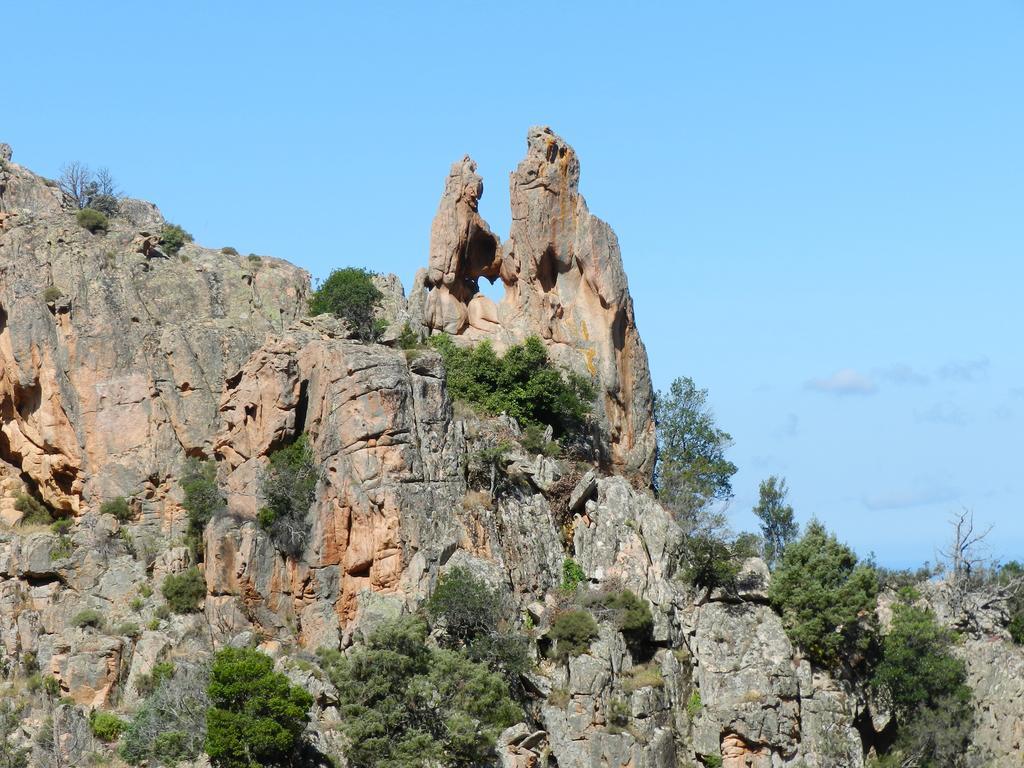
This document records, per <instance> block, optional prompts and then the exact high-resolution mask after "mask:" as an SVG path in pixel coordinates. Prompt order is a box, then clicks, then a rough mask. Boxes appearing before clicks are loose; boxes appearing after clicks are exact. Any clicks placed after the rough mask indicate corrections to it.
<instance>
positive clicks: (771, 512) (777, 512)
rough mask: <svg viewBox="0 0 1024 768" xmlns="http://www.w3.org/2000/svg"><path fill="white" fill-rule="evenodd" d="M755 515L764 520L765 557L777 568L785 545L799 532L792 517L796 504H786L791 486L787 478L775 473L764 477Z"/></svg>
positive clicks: (762, 531) (762, 526) (769, 565)
mask: <svg viewBox="0 0 1024 768" xmlns="http://www.w3.org/2000/svg"><path fill="white" fill-rule="evenodd" d="M758 492H759V497H758V501H757V506H755V507H754V514H755V515H757V517H758V519H759V520H760V521H761V539H762V541H763V542H764V559H765V562H767V563H768V567H769V568H772V569H774V568H775V566H776V564H777V563H778V561H779V559H780V558H781V557H782V554H783V553H784V552H785V551H786V547H787V546H788V545H789V544H790V543H791V542H792V541H793V540H794V539H795V538H796V537H797V536H798V535H799V533H800V526H799V525H798V524H797V522H796V521H795V520H794V519H793V507H791V506H790V505H789V504H787V503H786V495H787V494H788V493H789V489H788V488H787V487H786V481H785V479H783V478H778V477H776V476H775V475H772V476H771V477H769V478H768V479H767V480H762V481H761V485H760V488H759V489H758Z"/></svg>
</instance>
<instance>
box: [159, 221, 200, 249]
mask: <svg viewBox="0 0 1024 768" xmlns="http://www.w3.org/2000/svg"><path fill="white" fill-rule="evenodd" d="M191 242H192V235H190V234H189V233H188V232H186V231H185V230H184V229H182V228H181V227H179V226H178V225H177V224H171V223H170V222H168V223H166V224H164V226H163V229H161V230H160V245H161V246H163V249H164V252H165V253H166V254H167V255H168V256H176V255H177V254H178V251H180V250H181V249H182V248H184V247H185V243H191Z"/></svg>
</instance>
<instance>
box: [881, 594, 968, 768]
mask: <svg viewBox="0 0 1024 768" xmlns="http://www.w3.org/2000/svg"><path fill="white" fill-rule="evenodd" d="M953 643H954V635H953V633H952V632H951V631H950V630H948V629H945V628H944V627H942V626H941V625H940V624H939V623H938V621H937V620H936V618H935V615H934V614H933V613H932V612H931V611H930V610H928V609H924V608H917V607H913V606H909V605H897V606H896V607H895V608H894V612H893V621H892V628H891V630H890V632H889V634H888V635H886V637H885V638H884V639H883V641H882V658H881V660H880V661H879V662H878V664H877V666H876V668H875V670H874V673H873V675H872V678H871V684H872V687H873V688H874V689H875V691H876V692H877V693H878V695H879V696H880V697H881V698H883V700H885V701H887V702H888V703H889V704H890V706H891V707H892V710H893V713H894V714H895V715H896V723H897V738H896V743H895V745H894V748H893V755H894V756H897V757H903V756H908V755H917V756H918V758H917V759H918V762H916V763H915V765H920V766H922V768H945V766H950V765H957V764H959V763H957V758H958V757H961V756H962V755H963V754H964V753H965V750H966V747H967V743H968V740H969V738H970V733H971V729H972V727H973V726H972V723H973V713H972V711H971V690H970V688H968V687H967V684H966V680H967V669H966V666H965V664H964V662H963V661H961V660H960V659H958V658H957V657H956V656H954V655H953V652H952V646H953Z"/></svg>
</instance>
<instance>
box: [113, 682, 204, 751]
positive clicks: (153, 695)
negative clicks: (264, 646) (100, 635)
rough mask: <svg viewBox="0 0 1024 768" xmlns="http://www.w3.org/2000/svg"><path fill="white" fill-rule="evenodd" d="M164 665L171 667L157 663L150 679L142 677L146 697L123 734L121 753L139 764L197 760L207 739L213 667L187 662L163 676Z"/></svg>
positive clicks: (142, 693)
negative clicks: (207, 717)
mask: <svg viewBox="0 0 1024 768" xmlns="http://www.w3.org/2000/svg"><path fill="white" fill-rule="evenodd" d="M162 666H168V667H169V665H168V664H167V663H166V662H164V663H163V665H161V664H157V665H156V666H154V668H153V672H152V675H151V676H150V678H149V679H148V680H147V681H142V680H141V679H140V682H144V683H145V684H144V685H142V686H141V687H140V688H139V693H140V694H141V695H142V696H143V697H144V698H143V701H142V702H141V705H140V706H139V708H138V710H137V711H136V713H135V715H134V716H133V717H132V720H131V722H130V723H129V724H128V728H127V730H126V731H125V733H124V736H122V738H121V745H120V748H119V749H118V754H119V755H120V756H121V758H122V759H124V760H126V761H127V762H129V763H132V764H135V765H138V764H143V763H147V764H149V765H164V766H174V765H176V764H177V763H179V762H184V761H188V760H193V759H195V758H196V757H198V756H199V754H200V753H201V752H202V751H203V746H204V744H205V741H206V711H207V709H209V705H210V701H209V697H208V696H207V692H206V688H207V686H208V685H209V682H210V672H209V667H208V666H206V665H203V664H185V665H183V666H182V667H181V668H180V669H178V670H177V671H174V674H173V675H172V674H171V673H170V672H169V673H168V674H167V675H166V676H160V675H159V674H158V670H159V669H160V668H161V667H162ZM172 669H173V668H172ZM154 679H155V681H154Z"/></svg>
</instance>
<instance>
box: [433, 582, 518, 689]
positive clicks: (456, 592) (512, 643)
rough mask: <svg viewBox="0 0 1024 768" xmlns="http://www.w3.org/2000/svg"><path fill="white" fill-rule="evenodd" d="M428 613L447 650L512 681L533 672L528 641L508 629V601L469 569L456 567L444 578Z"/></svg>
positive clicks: (439, 583)
mask: <svg viewBox="0 0 1024 768" xmlns="http://www.w3.org/2000/svg"><path fill="white" fill-rule="evenodd" d="M426 613H427V616H428V617H429V618H430V622H431V624H432V625H433V626H434V627H435V628H436V629H438V630H439V631H440V634H441V640H442V644H443V645H444V646H445V647H448V648H453V649H456V650H462V651H464V652H465V654H466V656H467V657H468V658H469V659H471V660H472V661H479V662H483V663H484V664H486V665H487V666H488V667H489V668H490V669H492V670H495V671H499V672H502V673H504V674H505V675H506V676H508V677H509V678H514V677H515V676H516V675H518V674H519V673H521V672H525V671H526V670H527V669H529V667H530V658H529V654H528V652H527V646H526V641H525V638H523V637H521V636H519V635H515V634H513V633H511V632H509V631H508V630H507V628H506V625H507V621H508V608H507V605H506V603H505V600H503V599H502V596H501V595H500V594H499V593H498V591H497V590H495V589H491V588H490V587H489V586H487V584H486V583H485V582H484V581H483V580H481V579H478V578H476V577H475V576H474V575H473V574H472V573H471V572H470V571H469V570H468V569H466V568H462V567H455V568H452V569H451V570H450V571H448V572H447V573H445V574H442V575H441V577H440V578H439V579H438V581H437V586H436V587H435V589H434V592H433V594H432V595H431V596H430V599H429V600H428V601H427V604H426Z"/></svg>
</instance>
